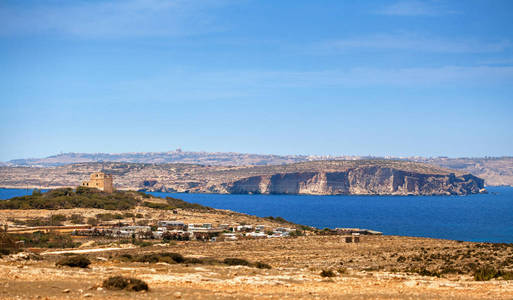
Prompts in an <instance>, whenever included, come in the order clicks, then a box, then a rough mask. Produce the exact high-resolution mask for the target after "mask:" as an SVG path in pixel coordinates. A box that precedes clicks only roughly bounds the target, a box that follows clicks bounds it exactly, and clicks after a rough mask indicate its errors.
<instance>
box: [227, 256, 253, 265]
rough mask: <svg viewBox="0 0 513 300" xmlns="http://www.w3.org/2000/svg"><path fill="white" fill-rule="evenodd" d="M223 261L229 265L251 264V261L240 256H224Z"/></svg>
mask: <svg viewBox="0 0 513 300" xmlns="http://www.w3.org/2000/svg"><path fill="white" fill-rule="evenodd" d="M223 263H224V264H226V265H229V266H251V263H250V262H249V261H247V260H245V259H242V258H233V257H229V258H225V259H224V260H223Z"/></svg>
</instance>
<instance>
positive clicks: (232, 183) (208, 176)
mask: <svg viewBox="0 0 513 300" xmlns="http://www.w3.org/2000/svg"><path fill="white" fill-rule="evenodd" d="M102 169H103V170H105V171H106V172H108V173H111V174H113V175H114V178H115V179H114V182H115V187H116V188H118V189H135V190H141V189H144V190H150V191H170V192H196V193H243V194H244V193H261V194H315V195H337V194H358V195H378V194H387V195H451V194H456V195H465V194H472V193H479V192H482V191H483V190H482V189H483V186H484V182H483V180H482V179H480V178H478V177H475V176H473V175H470V174H465V173H463V172H458V171H454V170H449V169H445V168H441V167H436V166H432V165H427V164H423V163H416V162H409V161H394V160H334V161H312V162H301V163H294V164H286V165H270V166H250V167H236V166H231V167H230V166H228V167H224V166H205V165H192V164H136V163H80V164H72V165H64V166H58V167H47V168H44V167H1V168H0V186H2V187H17V188H24V187H31V188H34V187H41V188H44V187H50V188H52V187H64V186H71V187H73V186H77V185H79V184H80V183H81V182H82V181H83V180H86V179H87V178H88V176H89V174H90V173H92V172H95V171H98V170H102Z"/></svg>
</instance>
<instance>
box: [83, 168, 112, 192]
mask: <svg viewBox="0 0 513 300" xmlns="http://www.w3.org/2000/svg"><path fill="white" fill-rule="evenodd" d="M82 186H86V187H90V188H97V189H99V190H101V191H104V192H106V193H112V192H113V191H114V187H113V184H112V175H110V174H105V173H103V172H96V173H93V174H91V179H90V180H89V181H84V182H82Z"/></svg>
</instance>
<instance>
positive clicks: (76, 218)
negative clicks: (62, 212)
mask: <svg viewBox="0 0 513 300" xmlns="http://www.w3.org/2000/svg"><path fill="white" fill-rule="evenodd" d="M69 221H70V222H71V224H84V217H83V216H82V215H80V214H72V215H71V216H70V217H69Z"/></svg>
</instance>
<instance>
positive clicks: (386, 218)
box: [0, 187, 513, 243]
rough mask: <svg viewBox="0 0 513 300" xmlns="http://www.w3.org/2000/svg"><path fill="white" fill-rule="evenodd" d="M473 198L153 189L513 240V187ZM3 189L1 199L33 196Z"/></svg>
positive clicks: (337, 222)
mask: <svg viewBox="0 0 513 300" xmlns="http://www.w3.org/2000/svg"><path fill="white" fill-rule="evenodd" d="M488 191H489V192H490V193H489V194H485V195H470V196H289V195H216V194H182V193H151V194H153V195H155V196H159V197H165V196H171V197H175V198H180V199H183V200H186V201H189V202H194V203H199V204H202V205H207V206H210V207H214V208H222V209H230V210H233V211H237V212H243V213H248V214H252V215H257V216H260V217H266V216H280V217H283V218H285V219H287V220H289V221H292V222H295V223H299V224H305V225H310V226H315V227H319V228H324V227H331V228H334V227H358V228H368V229H373V230H378V231H382V232H383V233H384V234H391V235H407V236H422V237H433V238H444V239H453V240H464V241H485V242H506V243H513V188H511V187H492V188H488ZM30 193H31V191H30V190H24V189H0V199H7V198H10V197H14V196H20V195H26V194H30Z"/></svg>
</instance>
